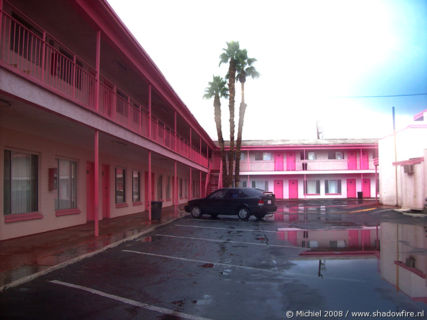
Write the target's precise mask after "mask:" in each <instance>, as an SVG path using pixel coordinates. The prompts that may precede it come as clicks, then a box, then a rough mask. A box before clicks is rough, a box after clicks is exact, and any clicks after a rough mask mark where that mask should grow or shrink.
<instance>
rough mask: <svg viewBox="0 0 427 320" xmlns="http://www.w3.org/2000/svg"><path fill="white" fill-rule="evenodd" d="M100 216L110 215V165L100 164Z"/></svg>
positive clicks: (107, 216)
mask: <svg viewBox="0 0 427 320" xmlns="http://www.w3.org/2000/svg"><path fill="white" fill-rule="evenodd" d="M102 217H103V218H109V217H110V166H109V165H108V164H103V165H102Z"/></svg>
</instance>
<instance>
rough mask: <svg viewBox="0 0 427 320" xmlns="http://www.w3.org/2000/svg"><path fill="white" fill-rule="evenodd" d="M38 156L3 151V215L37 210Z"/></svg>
mask: <svg viewBox="0 0 427 320" xmlns="http://www.w3.org/2000/svg"><path fill="white" fill-rule="evenodd" d="M38 161H39V159H38V156H37V155H34V154H29V153H24V152H15V151H10V150H5V151H4V183H3V193H4V214H5V215H8V214H14V213H28V212H35V211H37V210H38Z"/></svg>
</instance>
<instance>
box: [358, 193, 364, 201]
mask: <svg viewBox="0 0 427 320" xmlns="http://www.w3.org/2000/svg"><path fill="white" fill-rule="evenodd" d="M357 199H359V200H362V199H363V192H362V191H358V192H357Z"/></svg>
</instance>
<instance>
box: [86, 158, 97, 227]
mask: <svg viewBox="0 0 427 320" xmlns="http://www.w3.org/2000/svg"><path fill="white" fill-rule="evenodd" d="M94 183H95V175H94V163H93V162H89V161H88V162H86V220H87V221H93V218H94V214H93V211H94V206H95V204H94V192H93V189H94Z"/></svg>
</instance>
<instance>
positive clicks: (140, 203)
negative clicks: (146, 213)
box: [132, 201, 142, 207]
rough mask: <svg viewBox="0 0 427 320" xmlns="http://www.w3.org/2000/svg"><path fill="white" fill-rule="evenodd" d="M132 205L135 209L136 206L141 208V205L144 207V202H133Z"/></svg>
mask: <svg viewBox="0 0 427 320" xmlns="http://www.w3.org/2000/svg"><path fill="white" fill-rule="evenodd" d="M132 205H133V206H134V207H136V206H141V205H142V201H137V202H132Z"/></svg>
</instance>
